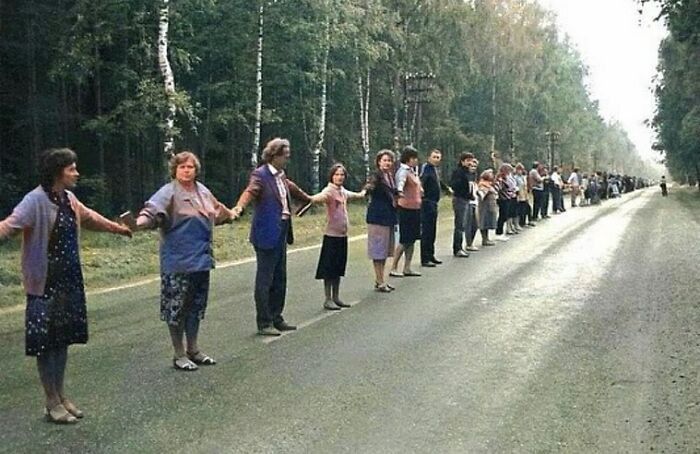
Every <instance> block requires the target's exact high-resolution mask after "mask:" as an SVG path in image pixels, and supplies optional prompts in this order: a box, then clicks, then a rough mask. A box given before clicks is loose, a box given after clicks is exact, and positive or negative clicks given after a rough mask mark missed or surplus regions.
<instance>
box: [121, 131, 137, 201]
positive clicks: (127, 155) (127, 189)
mask: <svg viewBox="0 0 700 454" xmlns="http://www.w3.org/2000/svg"><path fill="white" fill-rule="evenodd" d="M122 161H123V162H122V164H123V165H124V173H123V176H124V181H123V187H122V194H124V202H125V203H126V209H127V210H130V209H132V208H133V206H134V200H133V198H132V196H133V194H132V191H131V172H132V166H131V141H130V140H129V133H128V132H126V131H125V132H124V150H123V155H122Z"/></svg>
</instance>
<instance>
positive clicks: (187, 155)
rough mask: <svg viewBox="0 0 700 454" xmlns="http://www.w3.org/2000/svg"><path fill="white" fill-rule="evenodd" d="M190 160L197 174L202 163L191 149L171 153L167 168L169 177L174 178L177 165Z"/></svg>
mask: <svg viewBox="0 0 700 454" xmlns="http://www.w3.org/2000/svg"><path fill="white" fill-rule="evenodd" d="M190 160H191V161H192V163H194V170H195V175H199V171H200V169H201V168H202V164H201V163H200V162H199V158H198V157H197V155H196V154H194V153H192V152H191V151H181V152H179V153H178V154H175V155H173V156H172V157H171V158H170V161H169V162H168V169H169V170H170V178H173V179H174V178H175V173H176V172H177V166H179V165H180V164H182V163H184V162H187V161H190Z"/></svg>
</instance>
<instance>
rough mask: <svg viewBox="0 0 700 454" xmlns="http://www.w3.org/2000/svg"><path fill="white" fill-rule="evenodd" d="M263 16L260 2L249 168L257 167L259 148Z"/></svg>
mask: <svg viewBox="0 0 700 454" xmlns="http://www.w3.org/2000/svg"><path fill="white" fill-rule="evenodd" d="M264 16H265V2H264V1H261V2H260V10H259V13H258V51H257V67H256V72H255V85H256V88H257V97H256V101H255V127H254V132H253V149H252V150H251V152H250V166H251V167H252V168H256V167H257V166H258V150H259V148H260V125H261V122H262V95H263V83H262V64H263V32H264V28H263V26H264V22H263V21H264Z"/></svg>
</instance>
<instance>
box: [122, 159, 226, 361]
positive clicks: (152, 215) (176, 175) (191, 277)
mask: <svg viewBox="0 0 700 454" xmlns="http://www.w3.org/2000/svg"><path fill="white" fill-rule="evenodd" d="M200 168H201V166H200V163H199V159H198V158H197V156H195V154H194V153H192V152H189V151H183V152H181V153H178V154H176V155H175V156H173V157H172V158H171V159H170V176H171V178H172V181H171V182H170V183H167V184H166V185H164V186H163V187H161V188H160V189H159V190H158V192H156V193H155V194H153V196H152V197H151V198H150V199H149V200H148V201H147V202H146V204H145V206H144V208H143V209H142V210H141V212H140V213H139V216H138V218H137V219H136V228H138V229H147V228H158V229H160V233H161V241H160V275H161V297H160V318H161V320H163V321H165V322H166V323H167V325H168V329H169V331H170V338H171V341H172V344H173V349H174V350H175V357H174V358H173V367H174V368H175V369H177V370H182V371H194V370H197V368H198V365H204V366H209V365H214V364H216V361H215V360H214V359H213V358H212V357H210V356H208V355H206V354H204V353H203V352H202V351H201V350H200V349H199V344H198V343H197V340H198V334H199V324H200V321H201V320H202V319H203V318H204V312H205V311H206V308H207V300H208V297H209V272H210V270H211V269H212V268H214V255H213V250H212V249H213V248H212V234H213V231H214V225H215V224H221V223H225V222H227V221H229V220H231V219H233V218H234V215H233V213H232V212H231V210H229V209H228V208H226V207H225V206H224V205H223V204H222V203H220V202H219V201H218V200H216V198H215V197H214V196H213V195H212V193H211V192H210V191H209V189H208V188H207V187H206V186H204V185H203V184H202V183H200V182H199V181H197V175H198V174H199V170H200ZM183 336H184V338H185V339H186V341H187V348H186V349H185V345H184V342H183Z"/></svg>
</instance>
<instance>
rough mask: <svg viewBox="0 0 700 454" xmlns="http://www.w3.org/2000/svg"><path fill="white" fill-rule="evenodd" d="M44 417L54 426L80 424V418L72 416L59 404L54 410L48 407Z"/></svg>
mask: <svg viewBox="0 0 700 454" xmlns="http://www.w3.org/2000/svg"><path fill="white" fill-rule="evenodd" d="M44 416H45V417H46V420H47V421H48V422H52V423H54V424H75V423H77V422H78V418H76V417H75V416H73V415H72V414H70V413H69V412H68V410H66V407H64V406H63V404H58V405H56V406H55V407H53V408H48V407H47V408H46V409H45V410H44Z"/></svg>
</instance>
